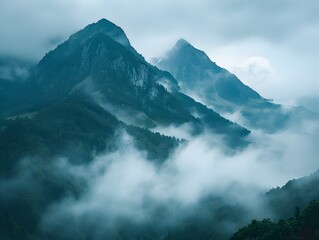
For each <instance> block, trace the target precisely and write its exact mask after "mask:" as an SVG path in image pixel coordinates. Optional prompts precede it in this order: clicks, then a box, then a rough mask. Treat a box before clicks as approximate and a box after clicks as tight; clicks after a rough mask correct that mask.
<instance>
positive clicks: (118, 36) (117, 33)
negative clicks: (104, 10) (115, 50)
mask: <svg viewBox="0 0 319 240" xmlns="http://www.w3.org/2000/svg"><path fill="white" fill-rule="evenodd" d="M97 33H104V34H106V35H107V36H109V37H110V38H112V39H113V40H115V41H116V42H118V43H120V44H122V45H123V46H125V47H128V48H131V44H130V41H129V40H128V38H127V36H126V34H125V32H124V31H123V29H122V28H120V27H119V26H117V25H115V24H114V23H112V22H110V21H109V20H106V19H105V18H102V19H101V20H99V21H97V22H96V23H92V24H90V25H88V26H86V27H85V28H84V29H82V30H80V31H78V32H76V33H75V34H73V35H72V36H71V37H70V40H81V42H84V41H86V40H87V39H89V38H90V37H92V36H93V35H95V34H97Z"/></svg>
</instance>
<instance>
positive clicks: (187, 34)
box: [0, 0, 319, 102]
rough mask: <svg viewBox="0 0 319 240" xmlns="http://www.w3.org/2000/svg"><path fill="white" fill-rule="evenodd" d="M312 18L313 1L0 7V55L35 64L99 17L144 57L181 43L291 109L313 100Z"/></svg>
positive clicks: (7, 0)
mask: <svg viewBox="0 0 319 240" xmlns="http://www.w3.org/2000/svg"><path fill="white" fill-rule="evenodd" d="M318 12H319V2H318V1H317V0H304V1H299V0H280V1H279V0H268V1H261V0H260V1H256V0H228V1H225V0H214V1H212V0H197V1H189V0H183V1H182V0H175V1H169V0H152V1H146V0H144V1H143V0H136V1H130V0H118V1H109V0H68V1H63V0H55V1H43V0H28V1H25V0H2V1H1V2H0V55H15V56H20V57H27V58H31V59H36V60H39V59H40V58H41V57H42V56H43V55H44V54H45V52H47V51H49V50H51V49H52V48H54V47H55V46H56V45H57V44H58V43H59V42H61V41H63V40H65V39H66V38H67V37H68V36H69V35H70V34H72V33H73V32H75V31H77V30H79V29H81V28H83V27H84V26H86V25H88V24H89V23H92V22H95V21H97V20H99V19H100V18H107V19H109V20H111V21H113V22H114V23H116V24H117V25H119V26H121V27H122V28H123V29H124V31H125V32H126V33H127V35H128V37H129V39H130V41H131V43H132V45H133V46H134V47H135V48H136V49H137V50H138V51H139V52H141V53H142V54H143V55H144V56H145V57H146V58H150V57H154V56H158V55H161V54H163V53H164V52H165V51H166V50H168V49H169V48H170V47H171V46H172V45H173V44H174V42H175V41H176V40H177V39H178V38H181V37H183V38H185V39H187V40H188V41H189V42H191V43H192V44H193V45H194V46H195V47H197V48H200V49H202V50H204V51H205V52H206V53H207V54H208V55H209V56H210V58H211V59H212V60H213V61H215V62H217V63H218V64H219V65H221V66H223V67H225V68H227V69H229V70H231V71H233V72H235V73H236V74H238V75H239V77H240V78H241V79H242V80H243V81H244V82H245V83H247V84H248V85H249V86H251V87H253V88H254V89H256V90H257V91H259V92H260V93H261V94H262V95H264V96H265V97H267V98H274V99H275V100H277V101H281V102H292V100H296V99H297V98H300V97H304V96H308V97H318V93H319V81H318V77H317V74H316V72H317V71H316V69H317V66H318V63H319V61H318V59H317V58H318V56H319V44H317V43H318V42H319V14H318ZM261 59H264V60H265V61H264V60H262V61H260V60H261ZM254 60H256V61H255V62H254ZM267 61H268V63H269V64H268V63H267V64H265V62H267ZM250 65H251V66H250ZM265 66H266V69H264V67H265ZM269 66H270V68H269ZM269 69H270V72H269V74H268V73H267V72H265V71H267V70H269ZM259 72H261V73H262V74H261V75H260V74H259ZM260 76H262V77H260Z"/></svg>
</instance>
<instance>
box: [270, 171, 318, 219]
mask: <svg viewBox="0 0 319 240" xmlns="http://www.w3.org/2000/svg"><path fill="white" fill-rule="evenodd" d="M314 199H317V200H319V171H316V172H315V173H313V174H311V175H309V176H306V177H303V178H299V179H294V180H291V181H289V182H288V183H287V184H286V185H284V186H283V187H281V188H276V189H272V190H271V191H269V192H268V193H267V194H266V196H265V200H266V204H267V205H268V206H267V207H268V208H269V209H270V211H272V215H273V216H275V217H277V218H283V217H289V216H291V214H292V213H293V211H294V209H295V208H296V207H298V208H300V209H304V208H305V207H306V206H307V205H308V203H309V202H310V201H312V200H314Z"/></svg>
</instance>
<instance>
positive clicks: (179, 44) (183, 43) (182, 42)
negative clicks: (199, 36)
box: [175, 38, 192, 47]
mask: <svg viewBox="0 0 319 240" xmlns="http://www.w3.org/2000/svg"><path fill="white" fill-rule="evenodd" d="M185 46H192V45H191V44H190V43H189V42H187V41H186V40H185V39H184V38H181V39H179V40H178V41H177V42H176V43H175V47H185Z"/></svg>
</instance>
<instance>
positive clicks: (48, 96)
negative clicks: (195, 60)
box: [0, 19, 249, 146]
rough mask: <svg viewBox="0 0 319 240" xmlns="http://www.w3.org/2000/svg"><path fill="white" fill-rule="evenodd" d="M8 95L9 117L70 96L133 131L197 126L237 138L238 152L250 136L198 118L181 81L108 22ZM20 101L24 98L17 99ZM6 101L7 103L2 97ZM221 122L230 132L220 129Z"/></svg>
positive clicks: (62, 49) (79, 37) (60, 50)
mask: <svg viewBox="0 0 319 240" xmlns="http://www.w3.org/2000/svg"><path fill="white" fill-rule="evenodd" d="M163 85H165V87H164V86H163ZM13 89H14V90H16V91H17V92H18V93H19V94H14V92H12V91H13ZM22 89H23V90H24V91H22ZM9 90H10V91H9ZM169 91H170V92H169ZM6 92H12V93H11V94H10V96H11V97H7V98H6V101H4V106H2V110H3V111H2V114H3V116H4V117H10V116H11V115H21V114H25V113H28V112H37V111H38V110H39V109H43V108H46V107H48V106H51V105H52V104H55V103H57V102H59V101H62V100H63V99H66V98H68V97H70V96H76V95H84V97H86V98H90V99H93V101H95V102H96V104H98V105H100V106H102V107H103V108H104V109H105V111H107V112H110V113H111V114H112V115H114V116H115V117H116V118H117V119H119V120H120V121H123V122H125V123H127V124H129V125H130V124H132V125H135V126H139V127H143V128H148V129H151V128H154V127H156V126H158V125H163V126H168V125H176V126H178V125H181V124H184V123H191V124H193V125H194V134H196V133H197V134H198V133H199V132H201V131H202V130H203V129H204V128H208V129H211V130H212V131H214V132H216V133H218V134H224V135H226V137H227V136H228V137H229V138H232V137H234V139H237V140H238V141H237V140H236V141H237V143H236V144H234V145H233V146H235V145H241V143H240V139H241V138H244V137H245V136H246V135H247V134H248V133H249V132H248V131H247V130H246V129H243V128H241V127H240V126H238V125H236V124H234V123H231V122H230V121H228V120H226V119H224V118H222V117H221V116H220V115H219V114H210V112H212V110H211V109H208V108H205V111H206V112H207V114H206V115H211V116H212V115H214V119H212V120H211V121H210V124H206V123H205V122H207V121H203V120H202V119H200V118H198V117H194V116H193V115H192V113H191V112H190V106H188V105H187V104H186V103H185V102H183V101H180V99H178V98H177V97H176V96H174V94H173V93H178V92H179V88H178V85H177V81H176V80H175V79H174V78H173V77H172V76H171V75H170V74H169V73H167V72H164V71H160V70H159V69H157V68H156V67H153V66H152V65H150V64H149V63H147V62H146V61H145V59H144V58H143V57H142V56H141V55H140V54H138V53H137V52H136V51H135V49H134V48H133V47H132V46H131V45H130V43H129V40H128V38H127V37H126V35H125V33H124V31H123V30H122V29H121V28H119V27H118V26H116V25H115V24H113V23H111V22H109V21H107V20H105V19H102V20H100V21H98V22H97V23H94V24H90V25H88V26H87V27H86V28H84V29H83V30H81V31H79V32H77V33H75V34H73V35H72V36H71V37H70V38H69V39H68V40H67V41H65V42H64V43H62V44H61V45H59V46H58V47H57V48H56V49H55V50H53V51H51V52H49V53H48V54H46V56H45V57H44V58H43V59H42V60H41V61H40V62H39V64H38V65H36V66H35V67H34V68H33V69H32V70H31V74H30V78H29V80H28V81H26V82H25V83H24V84H23V85H22V86H18V87H15V88H8V89H5V90H3V93H4V94H5V93H6ZM16 95H17V96H18V98H17V97H12V96H16ZM5 96H6V95H5ZM0 97H2V98H4V96H3V95H2V96H1V93H0ZM13 106H14V107H13ZM201 106H203V105H201ZM0 107H1V106H0ZM206 118H207V116H206ZM215 120H217V121H215ZM218 121H219V123H222V124H224V126H225V127H222V128H221V127H220V126H221V124H219V125H215V124H214V122H218ZM232 142H233V143H235V141H232Z"/></svg>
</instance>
